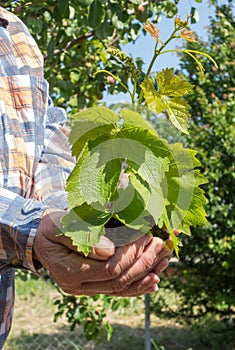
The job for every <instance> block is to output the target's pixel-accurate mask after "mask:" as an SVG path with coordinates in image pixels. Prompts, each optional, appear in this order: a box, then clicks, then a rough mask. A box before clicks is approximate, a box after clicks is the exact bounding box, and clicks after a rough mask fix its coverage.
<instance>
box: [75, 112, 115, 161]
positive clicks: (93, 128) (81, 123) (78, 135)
mask: <svg viewBox="0 0 235 350" xmlns="http://www.w3.org/2000/svg"><path fill="white" fill-rule="evenodd" d="M73 119H75V120H76V121H75V123H74V125H73V127H72V131H71V134H70V137H69V142H70V143H71V145H72V151H73V155H75V156H76V157H77V158H78V157H79V156H80V154H81V152H82V150H83V147H84V145H85V144H86V143H87V142H88V141H92V140H96V139H97V138H99V136H102V135H104V134H106V135H107V134H111V132H112V130H115V129H117V122H119V117H118V115H117V114H116V113H114V112H112V111H111V110H110V109H108V108H106V107H91V108H88V109H87V110H84V111H82V112H80V113H77V114H76V115H75V116H74V117H73Z"/></svg>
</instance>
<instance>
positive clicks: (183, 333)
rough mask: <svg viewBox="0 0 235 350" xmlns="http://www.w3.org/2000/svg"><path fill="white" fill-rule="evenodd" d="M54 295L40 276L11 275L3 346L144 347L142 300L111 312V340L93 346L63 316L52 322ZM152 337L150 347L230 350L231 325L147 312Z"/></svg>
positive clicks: (234, 338) (234, 334)
mask: <svg viewBox="0 0 235 350" xmlns="http://www.w3.org/2000/svg"><path fill="white" fill-rule="evenodd" d="M57 293H58V292H57V291H56V289H55V288H54V287H53V286H52V285H51V283H49V282H45V281H44V280H40V279H39V280H36V279H29V280H26V281H22V280H21V279H19V278H17V279H16V306H15V316H14V323H13V329H12V332H11V334H10V337H9V339H8V341H7V344H6V346H5V347H4V350H29V349H30V350H144V312H143V311H144V310H143V300H138V301H137V309H135V310H134V309H133V307H131V308H129V309H127V310H125V312H124V313H122V314H120V313H118V311H117V312H115V313H110V315H109V317H108V319H109V321H110V322H111V324H112V326H113V336H112V338H111V341H110V342H107V341H104V342H103V343H101V344H99V345H97V344H95V343H94V342H88V341H86V340H85V338H84V335H83V331H82V328H76V329H75V330H74V331H73V332H70V331H69V326H68V325H67V322H66V319H65V318H64V319H62V320H60V321H59V322H58V323H54V322H53V315H54V311H55V309H54V305H53V301H54V299H55V298H56V297H57V296H58V294H57ZM169 293H171V292H170V291H169ZM156 297H157V295H156ZM151 337H152V350H235V331H234V324H232V323H231V324H228V323H223V322H222V321H220V320H218V319H217V318H216V317H215V316H213V315H207V317H204V318H203V319H200V320H197V321H195V322H194V324H191V325H189V324H187V322H186V321H185V320H182V323H179V322H178V320H176V319H175V318H166V317H165V318H164V317H161V318H159V317H157V316H156V315H154V314H152V316H151Z"/></svg>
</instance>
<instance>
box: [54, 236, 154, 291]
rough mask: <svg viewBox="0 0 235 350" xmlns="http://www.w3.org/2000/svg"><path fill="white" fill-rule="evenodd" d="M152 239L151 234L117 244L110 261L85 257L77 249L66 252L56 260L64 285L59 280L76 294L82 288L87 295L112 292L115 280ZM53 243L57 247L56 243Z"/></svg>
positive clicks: (123, 286) (64, 286) (64, 287)
mask: <svg viewBox="0 0 235 350" xmlns="http://www.w3.org/2000/svg"><path fill="white" fill-rule="evenodd" d="M151 239H152V238H151V236H149V235H144V236H143V237H141V238H140V239H139V240H138V241H136V242H134V243H130V244H128V245H125V246H123V247H120V248H117V249H116V253H115V255H114V256H113V257H111V258H110V259H109V260H108V261H102V260H99V261H98V260H94V259H90V258H85V257H83V256H81V255H79V254H76V253H74V252H71V253H70V254H68V253H64V255H63V256H61V258H60V259H58V263H57V264H56V266H57V271H59V273H60V280H61V281H63V286H61V283H59V282H58V278H57V283H58V284H59V285H60V286H61V288H62V289H63V290H65V291H66V292H68V293H70V294H75V293H77V292H78V291H79V290H82V292H83V294H86V295H87V293H88V292H89V293H91V294H92V295H94V294H98V293H102V292H104V293H106V294H107V293H112V292H113V291H114V290H115V286H114V282H113V280H116V278H117V277H118V276H120V275H121V274H122V273H123V271H125V270H128V268H129V267H130V266H131V265H133V263H134V262H135V260H136V258H138V257H139V256H140V255H141V254H142V251H143V249H144V247H145V246H146V245H148V244H149V242H150V241H151ZM51 244H52V245H53V247H54V248H55V244H54V243H51ZM57 254H58V253H57ZM54 275H55V274H54ZM137 279H138V278H137ZM81 285H82V286H83V288H82V289H81ZM125 287H126V284H125V285H122V286H121V288H120V287H119V286H118V290H122V289H124V288H125ZM79 294H82V293H79Z"/></svg>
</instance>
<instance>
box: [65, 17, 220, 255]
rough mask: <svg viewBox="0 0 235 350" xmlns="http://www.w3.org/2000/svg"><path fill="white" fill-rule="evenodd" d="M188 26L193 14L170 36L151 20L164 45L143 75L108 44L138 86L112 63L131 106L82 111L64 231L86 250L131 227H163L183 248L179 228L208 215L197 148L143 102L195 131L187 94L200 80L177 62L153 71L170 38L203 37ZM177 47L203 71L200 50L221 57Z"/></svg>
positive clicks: (158, 231) (74, 134)
mask: <svg viewBox="0 0 235 350" xmlns="http://www.w3.org/2000/svg"><path fill="white" fill-rule="evenodd" d="M188 26H189V24H188V19H187V21H182V20H181V19H179V18H176V19H175V26H174V30H173V32H172V33H171V35H170V36H169V38H168V39H167V40H166V41H165V42H162V41H161V40H160V37H159V34H160V33H159V30H158V28H157V27H155V25H154V24H153V23H151V22H148V23H147V24H146V25H145V26H144V29H145V30H146V31H147V32H149V33H150V35H151V36H152V37H153V40H155V41H156V45H155V49H154V53H153V58H152V60H151V62H150V65H149V67H148V70H147V72H146V74H145V76H144V78H143V79H140V71H139V70H138V68H137V66H136V64H135V63H134V60H133V59H132V58H131V57H129V56H127V55H126V54H125V53H124V52H122V51H120V50H119V49H117V48H112V47H111V48H108V50H107V51H108V54H109V55H110V56H112V57H113V58H115V59H116V60H117V62H118V63H119V64H120V65H121V67H122V68H123V69H125V71H126V73H127V75H128V78H129V82H131V84H129V85H131V88H130V87H129V85H128V86H127V85H125V84H124V83H123V82H122V81H121V80H120V79H119V78H118V76H116V75H114V74H112V73H111V72H109V71H107V70H105V69H104V70H101V71H99V72H97V74H98V73H99V74H100V73H102V74H107V75H108V76H110V77H112V78H113V79H114V80H115V81H116V82H117V83H119V84H121V85H122V86H123V88H124V89H125V90H126V91H127V93H128V94H129V95H130V97H131V102H132V103H131V106H129V107H128V106H127V105H124V106H123V107H121V108H119V110H118V111H116V112H114V111H113V110H112V109H110V108H107V107H105V106H97V107H91V108H88V109H86V110H83V111H81V112H79V113H78V114H77V115H76V116H75V122H74V124H73V126H72V130H71V134H70V143H71V145H72V152H73V155H74V156H75V157H76V164H75V167H74V169H73V171H72V173H71V174H70V176H69V178H68V180H67V186H66V191H67V192H68V213H67V214H66V215H65V216H64V217H63V218H62V233H63V234H65V235H66V236H68V237H70V238H71V240H72V242H73V244H74V245H75V246H77V249H78V250H79V251H81V252H83V253H84V254H85V255H87V254H88V253H89V252H90V249H91V247H92V246H93V245H94V244H95V243H97V242H98V241H99V240H100V237H101V236H102V235H105V234H108V232H110V230H111V231H112V233H113V232H115V234H116V235H121V233H120V232H122V233H123V232H124V233H125V235H127V236H128V235H129V237H127V238H126V241H128V240H131V239H134V238H135V237H137V236H138V234H146V233H150V232H151V233H152V234H154V235H160V236H161V237H163V238H166V245H168V246H169V247H170V248H172V247H174V250H175V252H176V255H177V256H178V251H179V247H180V245H181V241H180V238H179V237H178V236H177V235H176V234H175V232H176V230H177V231H179V232H181V233H184V234H186V235H189V234H190V227H192V226H197V225H204V224H205V223H206V213H205V210H204V206H205V204H206V197H205V195H204V191H203V189H202V188H201V185H203V184H205V183H206V182H207V180H206V179H205V177H204V176H203V175H202V174H201V173H200V169H199V167H200V162H199V160H198V159H197V158H196V152H195V151H194V150H192V149H188V148H184V146H183V144H182V143H179V142H178V143H174V144H171V143H169V142H168V141H167V139H165V138H162V137H160V136H159V135H158V132H157V130H155V128H153V126H152V125H150V124H149V122H148V121H147V120H146V118H144V116H143V115H142V113H141V111H142V109H143V107H144V108H147V109H148V111H150V112H151V113H152V114H154V115H159V114H163V113H164V114H166V115H167V116H168V118H169V120H170V122H171V123H172V124H173V125H174V127H175V128H177V129H178V131H179V133H186V134H187V133H188V132H189V131H188V124H189V123H188V119H189V117H190V106H189V105H188V103H187V102H186V101H185V100H184V98H183V96H184V95H186V94H188V93H190V92H191V91H192V89H193V85H192V84H190V83H189V82H188V81H187V80H186V79H185V78H184V77H183V76H180V75H175V74H174V69H173V68H165V69H163V70H161V71H159V72H157V73H156V74H153V73H152V69H153V65H154V64H155V62H156V60H157V58H158V57H159V56H160V55H162V54H164V53H167V52H171V51H173V50H167V49H166V47H167V44H168V43H170V42H171V41H172V40H174V39H176V38H184V39H186V40H189V41H194V40H195V39H194V36H193V32H192V31H190V30H189V27H188ZM174 51H178V52H180V51H182V52H185V53H187V54H188V55H189V56H190V57H192V58H193V59H194V60H195V61H196V63H197V65H198V67H199V69H200V71H201V73H202V74H203V67H202V65H201V63H200V62H199V60H198V55H204V56H207V57H208V59H210V60H211V61H212V62H213V64H215V65H216V63H215V61H214V60H213V59H212V58H211V57H210V56H209V55H207V54H206V53H203V52H201V51H195V50H183V49H182V50H180V49H176V50H174ZM116 226H118V227H120V230H117V231H116V230H115V227H116ZM124 228H125V229H124ZM163 233H164V234H165V235H164V234H163ZM168 238H170V239H168ZM116 239H117V242H118V239H119V237H116Z"/></svg>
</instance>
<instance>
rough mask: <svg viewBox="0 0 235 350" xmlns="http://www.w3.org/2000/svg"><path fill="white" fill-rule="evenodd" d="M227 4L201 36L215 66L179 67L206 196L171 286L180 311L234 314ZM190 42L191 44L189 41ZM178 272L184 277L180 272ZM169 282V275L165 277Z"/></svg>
mask: <svg viewBox="0 0 235 350" xmlns="http://www.w3.org/2000/svg"><path fill="white" fill-rule="evenodd" d="M229 3H230V4H227V5H223V6H221V7H217V11H216V18H215V19H213V20H211V24H210V29H209V33H208V34H209V40H208V42H207V43H204V44H203V42H201V43H200V47H202V46H203V45H204V47H205V49H204V50H206V52H208V53H209V54H210V55H211V56H212V57H214V59H216V61H217V63H218V66H219V68H218V69H216V68H215V67H214V66H213V65H212V64H211V62H209V61H204V62H203V66H204V67H205V68H206V70H205V75H204V76H203V77H202V76H201V75H200V74H199V73H198V72H197V71H195V65H194V63H193V62H192V60H189V58H188V57H183V59H182V65H181V66H182V69H183V70H184V71H185V72H187V74H188V77H189V81H190V82H191V83H193V84H194V85H195V86H196V88H195V93H194V94H191V95H189V96H188V97H187V100H188V103H189V104H190V106H191V107H192V120H191V125H190V130H191V133H190V135H191V137H190V138H188V142H189V145H190V146H191V147H193V148H194V149H195V150H197V151H198V158H199V159H200V161H201V163H202V166H203V170H202V172H203V174H205V176H206V177H207V179H208V183H207V184H206V185H204V186H203V187H204V189H205V192H206V194H207V198H208V204H207V206H206V211H207V215H208V224H207V225H206V226H204V227H200V228H197V229H193V230H192V235H191V236H190V237H187V239H186V241H185V242H184V246H183V248H182V249H181V254H180V256H181V262H183V265H182V268H179V271H178V273H179V274H178V275H177V278H172V280H171V281H170V282H171V283H173V285H172V287H173V288H175V290H176V291H177V293H179V295H180V296H181V298H182V299H181V301H182V308H181V309H180V313H181V315H182V314H183V313H185V314H187V315H191V316H192V315H195V314H200V313H207V312H209V311H215V312H218V313H220V314H221V315H230V316H231V315H232V314H234V305H235V297H234V296H235V232H234V225H235V220H234V213H235V208H234V202H235V196H234V194H235V181H234V178H235V168H234V165H235V157H234V155H235V126H234V122H235V114H234V113H235V94H234V91H235V87H234V81H235V70H234V65H235V60H234V47H235V40H234V38H235V21H234V15H233V10H234V9H233V8H232V6H231V4H232V2H231V1H229ZM188 48H195V44H192V43H190V44H188ZM179 276H181V277H183V278H181V277H180V278H179ZM168 282H169V281H168Z"/></svg>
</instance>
